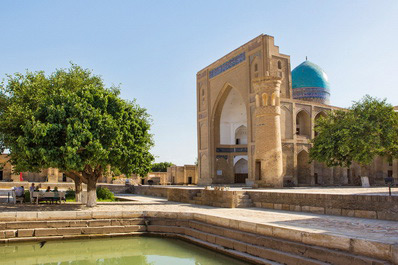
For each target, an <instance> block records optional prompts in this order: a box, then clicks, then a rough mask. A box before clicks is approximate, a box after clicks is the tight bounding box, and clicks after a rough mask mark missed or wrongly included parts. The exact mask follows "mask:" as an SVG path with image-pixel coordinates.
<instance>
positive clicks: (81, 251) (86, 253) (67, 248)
mask: <svg viewBox="0 0 398 265" xmlns="http://www.w3.org/2000/svg"><path fill="white" fill-rule="evenodd" d="M0 264H1V265H9V264H10V265H11V264H14V265H17V264H18V265H19V264H21V265H29V264H51V265H52V264H57V265H64V264H73V265H87V264H110V265H124V264H126V265H127V264H129V265H146V264H150V265H154V264H165V265H186V264H192V265H199V264H200V265H203V264H211V265H213V264H215V265H217V264H229V265H232V264H236V265H243V264H247V263H244V262H241V261H237V260H236V259H234V258H230V257H227V256H225V255H222V254H219V253H216V252H214V251H210V250H208V249H205V248H202V247H198V246H196V245H192V244H189V243H187V242H185V241H181V240H177V239H169V238H155V237H129V238H126V237H124V238H109V239H91V240H66V241H49V242H47V243H46V244H45V245H44V246H43V247H42V248H40V244H39V243H21V244H10V245H6V246H4V245H3V246H0Z"/></svg>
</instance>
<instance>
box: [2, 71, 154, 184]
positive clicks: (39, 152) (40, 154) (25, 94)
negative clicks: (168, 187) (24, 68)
mask: <svg viewBox="0 0 398 265" xmlns="http://www.w3.org/2000/svg"><path fill="white" fill-rule="evenodd" d="M0 90H1V94H0V137H1V144H2V148H3V150H4V148H8V149H9V150H10V160H11V161H10V162H11V163H12V164H13V165H15V170H16V171H38V170H40V169H42V168H47V167H55V168H59V169H60V170H62V171H64V172H74V173H75V174H77V175H79V176H80V177H81V178H82V179H83V180H85V182H86V183H87V181H89V179H91V180H95V182H96V181H97V179H98V178H99V177H100V176H101V175H102V173H103V172H104V170H105V169H106V166H107V165H111V167H112V168H115V169H117V170H119V171H120V172H122V173H124V174H126V175H130V174H131V173H135V174H139V175H146V174H147V173H148V172H149V171H150V169H151V162H152V160H153V156H152V155H151V153H150V152H149V149H150V148H151V146H152V145H153V143H152V137H151V135H150V133H149V129H150V123H149V116H148V114H147V113H146V110H145V109H144V108H141V107H140V106H139V105H137V104H136V103H135V101H132V102H130V101H126V100H123V99H121V98H120V97H119V90H118V88H116V87H111V88H106V87H105V85H104V83H103V81H102V79H101V78H100V77H99V76H95V75H93V74H92V73H91V72H90V71H89V70H87V69H82V68H81V67H79V66H77V65H73V64H72V66H71V67H70V68H69V69H60V70H57V71H56V72H55V73H53V74H51V75H50V76H46V75H45V74H44V72H27V73H26V74H19V73H17V74H15V75H9V76H8V79H7V82H3V83H2V84H1V85H0ZM94 189H95V187H94Z"/></svg>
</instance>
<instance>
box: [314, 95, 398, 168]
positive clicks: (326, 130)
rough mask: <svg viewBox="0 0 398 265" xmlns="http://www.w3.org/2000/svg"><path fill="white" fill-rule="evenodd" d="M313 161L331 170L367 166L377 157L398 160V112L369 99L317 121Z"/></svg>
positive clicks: (382, 103) (374, 99) (387, 105)
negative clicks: (340, 167) (336, 167)
mask: <svg viewBox="0 0 398 265" xmlns="http://www.w3.org/2000/svg"><path fill="white" fill-rule="evenodd" d="M315 131H316V132H317V136H316V137H315V138H314V139H313V140H312V143H313V147H312V148H311V150H310V159H311V161H313V160H316V161H319V162H323V163H325V164H326V165H327V166H329V167H334V166H342V167H349V166H350V165H351V163H352V162H353V161H355V162H357V163H359V164H361V165H363V166H367V165H369V164H370V163H371V162H372V161H373V159H374V158H375V157H376V156H384V157H394V158H398V113H396V112H394V108H393V107H392V106H391V105H390V104H387V103H386V100H379V99H377V98H372V97H370V96H368V95H367V96H365V97H364V98H363V99H362V100H360V101H358V102H354V104H353V105H352V106H351V107H350V108H349V109H348V110H347V111H342V110H337V111H334V112H330V113H328V115H327V116H326V117H322V118H320V119H318V120H317V123H316V125H315Z"/></svg>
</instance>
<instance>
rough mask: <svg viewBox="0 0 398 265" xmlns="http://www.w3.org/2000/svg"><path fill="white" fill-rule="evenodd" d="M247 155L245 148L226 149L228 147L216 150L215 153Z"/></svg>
mask: <svg viewBox="0 0 398 265" xmlns="http://www.w3.org/2000/svg"><path fill="white" fill-rule="evenodd" d="M234 152H235V153H247V148H246V147H243V148H242V147H240V148H228V147H225V148H224V147H223V148H216V153H234Z"/></svg>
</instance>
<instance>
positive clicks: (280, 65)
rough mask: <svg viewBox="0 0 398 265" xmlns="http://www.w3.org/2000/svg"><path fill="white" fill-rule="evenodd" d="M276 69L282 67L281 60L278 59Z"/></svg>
mask: <svg viewBox="0 0 398 265" xmlns="http://www.w3.org/2000/svg"><path fill="white" fill-rule="evenodd" d="M278 69H279V70H280V69H282V62H281V61H278Z"/></svg>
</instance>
